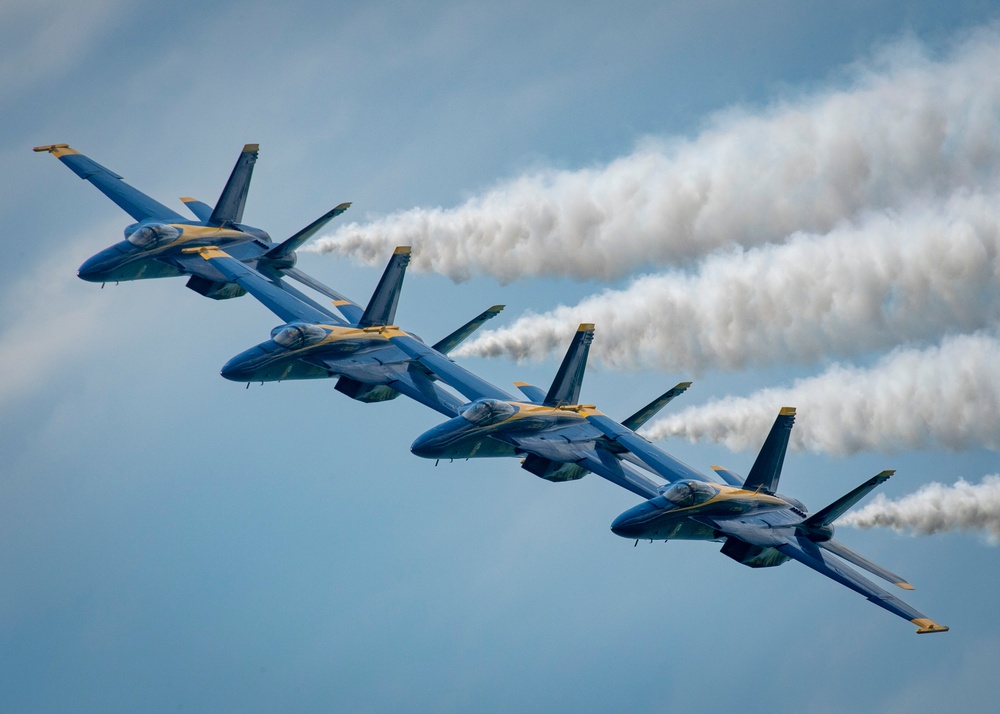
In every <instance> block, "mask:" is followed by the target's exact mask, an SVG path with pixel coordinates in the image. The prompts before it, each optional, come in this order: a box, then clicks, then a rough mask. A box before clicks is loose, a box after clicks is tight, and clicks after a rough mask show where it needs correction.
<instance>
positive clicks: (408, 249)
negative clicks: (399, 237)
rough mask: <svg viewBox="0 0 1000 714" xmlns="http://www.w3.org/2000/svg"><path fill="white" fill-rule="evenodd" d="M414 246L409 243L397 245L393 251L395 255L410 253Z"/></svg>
mask: <svg viewBox="0 0 1000 714" xmlns="http://www.w3.org/2000/svg"><path fill="white" fill-rule="evenodd" d="M412 250H413V249H412V248H411V247H410V246H408V245H400V246H396V250H394V251H392V254H393V255H409V254H410V253H411V252H412Z"/></svg>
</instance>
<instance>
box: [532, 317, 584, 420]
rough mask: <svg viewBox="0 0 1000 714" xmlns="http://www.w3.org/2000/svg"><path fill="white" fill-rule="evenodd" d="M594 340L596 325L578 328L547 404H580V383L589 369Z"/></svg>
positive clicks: (556, 405) (553, 381) (553, 405)
mask: <svg viewBox="0 0 1000 714" xmlns="http://www.w3.org/2000/svg"><path fill="white" fill-rule="evenodd" d="M593 341H594V326H593V325H592V324H591V323H584V324H582V325H580V327H579V328H577V331H576V334H575V335H573V341H572V342H571V343H570V345H569V349H568V350H566V356H565V357H563V361H562V364H561V365H559V371H558V372H556V378H555V379H553V380H552V386H551V387H550V388H549V391H548V394H546V395H545V402H544V403H545V404H546V405H547V406H550V407H558V406H560V405H563V404H578V403H579V401H580V385H582V384H583V373H584V371H585V370H586V369H587V355H588V354H589V353H590V343H591V342H593Z"/></svg>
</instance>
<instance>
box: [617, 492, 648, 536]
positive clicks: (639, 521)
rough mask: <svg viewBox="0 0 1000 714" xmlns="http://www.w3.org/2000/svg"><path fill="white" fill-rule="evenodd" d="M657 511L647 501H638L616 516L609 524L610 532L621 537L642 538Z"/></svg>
mask: <svg viewBox="0 0 1000 714" xmlns="http://www.w3.org/2000/svg"><path fill="white" fill-rule="evenodd" d="M657 511H659V509H658V508H657V507H656V506H654V505H653V504H651V503H649V502H648V501H647V502H646V503H640V504H639V505H638V506H635V507H634V508H630V509H628V510H627V511H625V512H624V513H623V514H621V515H620V516H618V518H616V519H615V520H614V522H612V524H611V532H612V533H614V534H615V535H617V536H621V537H622V538H642V537H644V535H645V533H646V530H647V525H648V524H649V522H650V520H651V519H652V518H653V517H654V516H655V514H656V512H657Z"/></svg>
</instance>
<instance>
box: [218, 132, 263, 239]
mask: <svg viewBox="0 0 1000 714" xmlns="http://www.w3.org/2000/svg"><path fill="white" fill-rule="evenodd" d="M259 149H260V146H259V145H258V144H247V145H246V146H244V147H243V152H242V153H241V154H240V158H238V159H237V160H236V166H234V167H233V172H232V173H231V174H229V180H228V181H227V182H226V187H225V188H224V189H222V195H221V196H219V202H218V203H216V204H215V210H213V211H212V215H211V217H210V218H209V219H208V223H209V225H213V226H221V225H224V224H226V223H242V222H243V206H245V205H246V202H247V192H248V191H249V190H250V177H251V176H253V165H254V164H255V163H256V162H257V151H258V150H259Z"/></svg>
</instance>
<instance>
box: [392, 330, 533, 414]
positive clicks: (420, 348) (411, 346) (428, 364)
mask: <svg viewBox="0 0 1000 714" xmlns="http://www.w3.org/2000/svg"><path fill="white" fill-rule="evenodd" d="M389 339H390V340H392V342H393V343H395V344H396V346H397V347H399V349H401V350H402V351H403V352H404V353H406V354H407V355H408V356H409V357H410V358H411V359H413V360H415V361H416V362H418V363H419V364H420V365H422V366H423V367H424V368H425V369H427V370H428V371H429V372H431V373H433V374H434V376H436V377H437V378H438V379H440V380H441V381H442V382H444V383H445V384H447V385H449V386H450V387H453V388H455V389H456V390H458V391H459V392H460V393H461V394H463V395H465V397H466V398H467V399H469V400H470V401H475V400H476V399H484V398H485V399H501V400H503V401H517V400H516V399H515V398H514V397H513V396H511V395H510V394H507V392H505V391H503V390H502V389H500V388H499V387H495V386H493V385H492V384H490V383H489V382H487V381H486V380H485V379H483V378H481V377H478V376H476V375H475V374H473V373H472V372H470V371H469V370H467V369H465V368H464V367H459V366H458V365H457V364H455V363H454V362H452V361H451V360H450V359H448V358H447V357H445V356H444V355H443V354H441V353H440V352H438V351H436V350H434V349H432V348H430V347H428V346H427V345H425V344H424V343H423V342H421V341H420V340H417V339H414V338H413V337H411V336H410V335H407V334H406V333H402V334H397V335H395V336H392V337H390V338H389Z"/></svg>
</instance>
